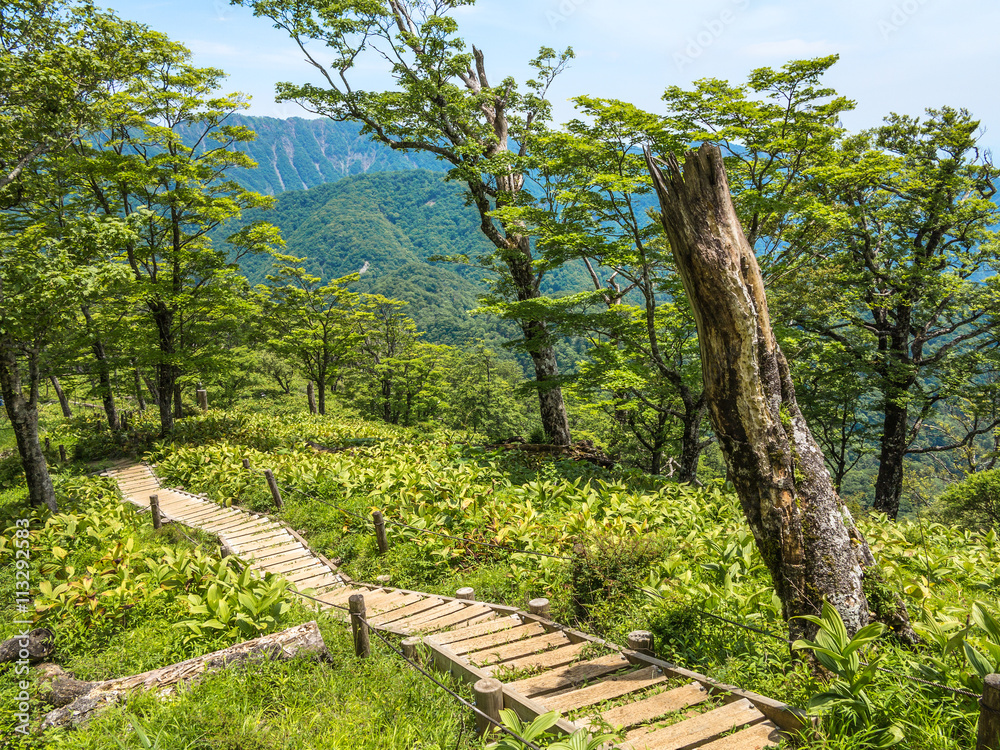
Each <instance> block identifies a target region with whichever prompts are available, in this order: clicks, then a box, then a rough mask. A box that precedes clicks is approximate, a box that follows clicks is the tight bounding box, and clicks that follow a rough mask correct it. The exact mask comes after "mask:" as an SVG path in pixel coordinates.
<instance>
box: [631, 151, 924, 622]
mask: <svg viewBox="0 0 1000 750" xmlns="http://www.w3.org/2000/svg"><path fill="white" fill-rule="evenodd" d="M646 162H647V165H648V167H649V172H650V175H651V176H652V178H653V182H654V185H655V188H656V192H657V196H658V197H659V200H660V207H661V210H662V214H661V220H662V223H663V227H664V229H665V230H666V233H667V237H668V238H669V240H670V245H671V248H672V250H673V255H674V259H675V261H676V264H677V271H678V274H679V275H680V277H681V279H682V280H683V282H684V288H685V290H686V291H687V295H688V299H689V301H690V303H691V307H692V309H693V311H694V317H695V320H696V322H697V326H698V341H699V346H700V348H701V361H702V372H703V377H704V382H705V394H706V398H707V401H708V408H709V414H710V417H711V420H712V426H713V428H714V430H715V433H716V435H717V436H718V438H719V445H720V447H721V448H722V452H723V454H724V455H725V458H726V465H727V467H728V470H729V479H730V481H732V483H733V485H734V486H735V487H736V492H737V494H738V496H739V499H740V503H741V505H742V507H743V512H744V514H745V515H746V518H747V522H748V523H749V525H750V528H751V530H752V531H753V534H754V539H755V540H756V543H757V548H758V549H759V550H760V553H761V556H762V557H763V559H764V563H765V564H766V565H767V567H768V570H769V571H770V573H771V577H772V579H773V580H774V585H775V588H776V590H777V593H778V596H779V597H780V599H781V602H782V605H783V608H784V614H785V618H786V619H787V620H788V627H789V632H790V635H791V637H792V638H793V639H794V638H802V637H812V635H813V634H814V631H815V627H814V626H812V625H810V624H809V623H807V622H806V621H805V620H801V619H795V618H797V617H798V616H800V615H813V614H819V613H820V611H821V609H822V603H823V601H824V600H826V601H828V602H830V604H831V605H833V606H834V607H835V608H836V609H837V611H838V612H840V615H841V617H842V618H843V620H844V624H845V625H846V626H847V629H848V631H849V632H851V633H853V632H855V631H857V630H858V629H859V628H861V627H863V626H864V625H866V624H868V623H869V622H870V621H871V620H872V619H873V612H872V611H871V609H872V608H870V606H869V601H868V598H867V597H866V589H870V587H871V586H872V585H875V586H877V587H878V588H879V590H880V591H883V590H884V588H885V586H884V584H883V583H881V581H880V579H879V577H878V573H877V568H874V563H875V561H874V558H873V557H872V554H871V551H870V550H869V549H868V544H867V542H866V541H865V539H864V537H863V536H862V535H861V533H860V532H859V531H858V530H857V528H855V526H854V521H853V519H852V518H851V514H850V512H849V511H848V510H847V508H846V507H845V506H844V504H843V503H842V502H841V500H840V497H839V496H838V495H837V492H836V490H835V488H834V486H833V483H832V481H831V479H830V473H829V471H827V468H826V465H825V462H824V460H823V453H822V451H821V450H820V448H819V446H818V445H817V444H816V441H815V440H814V439H813V436H812V433H811V432H810V431H809V427H808V425H807V424H806V421H805V419H804V418H803V416H802V412H801V411H800V410H799V407H798V404H797V403H796V400H795V390H794V388H793V387H792V378H791V373H790V370H789V367H788V362H787V361H786V360H785V357H784V355H783V354H782V351H781V348H780V347H779V346H778V343H777V340H776V339H775V336H774V333H773V331H772V328H771V320H770V316H769V314H768V307H767V299H766V297H765V295H764V282H763V278H762V276H761V273H760V268H759V266H758V265H757V258H756V256H755V255H754V252H753V248H751V247H750V245H749V243H748V242H747V240H746V237H745V235H744V233H743V228H742V226H741V225H740V222H739V219H738V218H737V216H736V211H735V209H734V207H733V203H732V200H731V197H730V194H729V182H728V179H727V178H726V172H725V167H724V165H723V161H722V154H721V152H720V151H719V149H718V147H716V146H713V145H711V144H708V143H705V144H702V146H701V148H699V149H698V151H689V152H688V153H687V154H686V155H685V163H684V168H683V171H682V170H681V167H680V165H679V164H678V162H677V160H676V158H675V157H674V156H672V155H671V157H670V158H669V160H668V161H667V163H666V167H665V169H663V170H662V171H661V169H660V168H658V167H657V166H656V164H654V162H653V159H652V156H651V155H650V154H649V152H648V151H647V153H646ZM866 570H870V571H871V572H870V575H869V580H868V581H867V582H866V580H865V578H866V573H865V571H866ZM879 599H880V600H882V601H880V602H879V604H880V605H884V604H885V597H884V596H880V597H879ZM889 603H890V606H889V607H888V609H890V610H893V611H892V612H882V613H880V614H882V615H883V616H884V619H886V620H887V621H888V622H889V624H890V625H892V626H893V627H894V629H896V631H897V633H899V634H900V635H901V636H902V637H904V638H907V639H908V640H913V639H914V638H915V636H913V633H912V630H911V629H910V627H909V620H908V618H907V617H906V609H905V607H904V606H903V605H902V602H901V601H900V600H899V599H898V597H896V596H894V595H890V597H889ZM872 604H873V605H874V604H875V602H874V601H873V602H872ZM891 605H896V606H891ZM882 608H883V609H885V607H884V606H883V607H882Z"/></svg>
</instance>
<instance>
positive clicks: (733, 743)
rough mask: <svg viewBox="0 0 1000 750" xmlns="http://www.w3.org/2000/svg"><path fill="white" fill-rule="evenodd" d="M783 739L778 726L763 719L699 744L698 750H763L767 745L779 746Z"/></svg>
mask: <svg viewBox="0 0 1000 750" xmlns="http://www.w3.org/2000/svg"><path fill="white" fill-rule="evenodd" d="M781 739H782V734H781V730H780V729H778V727H776V726H775V725H774V724H772V723H771V722H769V721H762V722H761V723H760V724H754V725H753V726H751V727H749V728H747V729H741V730H740V731H739V732H736V733H735V734H729V735H726V736H725V737H720V738H719V739H717V740H714V741H712V742H709V743H708V744H707V745H699V746H698V750H763V748H766V747H777V746H778V743H780V742H781Z"/></svg>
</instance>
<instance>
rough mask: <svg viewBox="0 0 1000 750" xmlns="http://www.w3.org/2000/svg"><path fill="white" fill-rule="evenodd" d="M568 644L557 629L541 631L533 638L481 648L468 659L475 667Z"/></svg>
mask: <svg viewBox="0 0 1000 750" xmlns="http://www.w3.org/2000/svg"><path fill="white" fill-rule="evenodd" d="M569 644H570V640H569V638H567V637H566V635H565V634H564V633H560V632H559V631H558V630H556V631H555V632H552V633H543V634H542V635H536V636H535V637H533V638H525V639H524V640H520V641H514V642H513V643H505V644H503V645H502V646H497V647H495V648H487V649H482V650H480V651H476V652H475V653H472V654H469V655H468V657H467V658H468V659H469V661H471V662H472V663H473V664H475V665H476V666H477V667H484V666H486V665H487V664H496V663H498V662H503V661H507V660H509V659H517V658H520V657H524V656H529V655H531V654H536V655H538V656H541V654H542V652H543V651H548V650H549V649H552V648H557V647H559V646H567V645H569Z"/></svg>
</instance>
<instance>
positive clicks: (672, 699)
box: [577, 682, 709, 729]
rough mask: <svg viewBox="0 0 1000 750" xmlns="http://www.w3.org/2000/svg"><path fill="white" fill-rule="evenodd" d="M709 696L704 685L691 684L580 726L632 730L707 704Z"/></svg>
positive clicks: (652, 696)
mask: <svg viewBox="0 0 1000 750" xmlns="http://www.w3.org/2000/svg"><path fill="white" fill-rule="evenodd" d="M708 696H709V693H708V691H707V690H706V689H705V687H704V686H703V685H700V684H699V683H697V682H692V683H690V684H688V685H682V686H681V687H678V688H674V689H673V690H667V691H664V692H662V693H657V694H656V695H651V696H649V697H648V698H643V699H642V700H640V701H636V702H634V703H629V704H628V705H625V706H619V707H617V708H612V709H609V710H607V711H604V712H603V713H600V714H595V715H594V717H593V718H591V719H587V720H585V721H582V722H577V723H579V724H580V725H581V726H587V725H589V726H594V727H600V726H602V725H606V726H610V727H616V728H617V727H621V728H622V729H631V728H632V727H635V726H638V725H639V724H646V723H648V722H651V721H653V720H654V719H658V718H659V717H661V716H663V715H664V714H668V713H670V712H672V711H679V710H681V709H683V708H688V707H690V706H695V705H697V704H699V703H703V702H705V701H706V700H708Z"/></svg>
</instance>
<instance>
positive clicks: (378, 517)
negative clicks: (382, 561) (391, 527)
mask: <svg viewBox="0 0 1000 750" xmlns="http://www.w3.org/2000/svg"><path fill="white" fill-rule="evenodd" d="M372 520H373V521H375V543H376V544H377V545H378V553H379V554H380V555H384V554H385V553H386V552H388V551H389V540H388V539H386V536H385V519H384V518H382V513H381V512H380V511H375V512H374V513H372Z"/></svg>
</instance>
